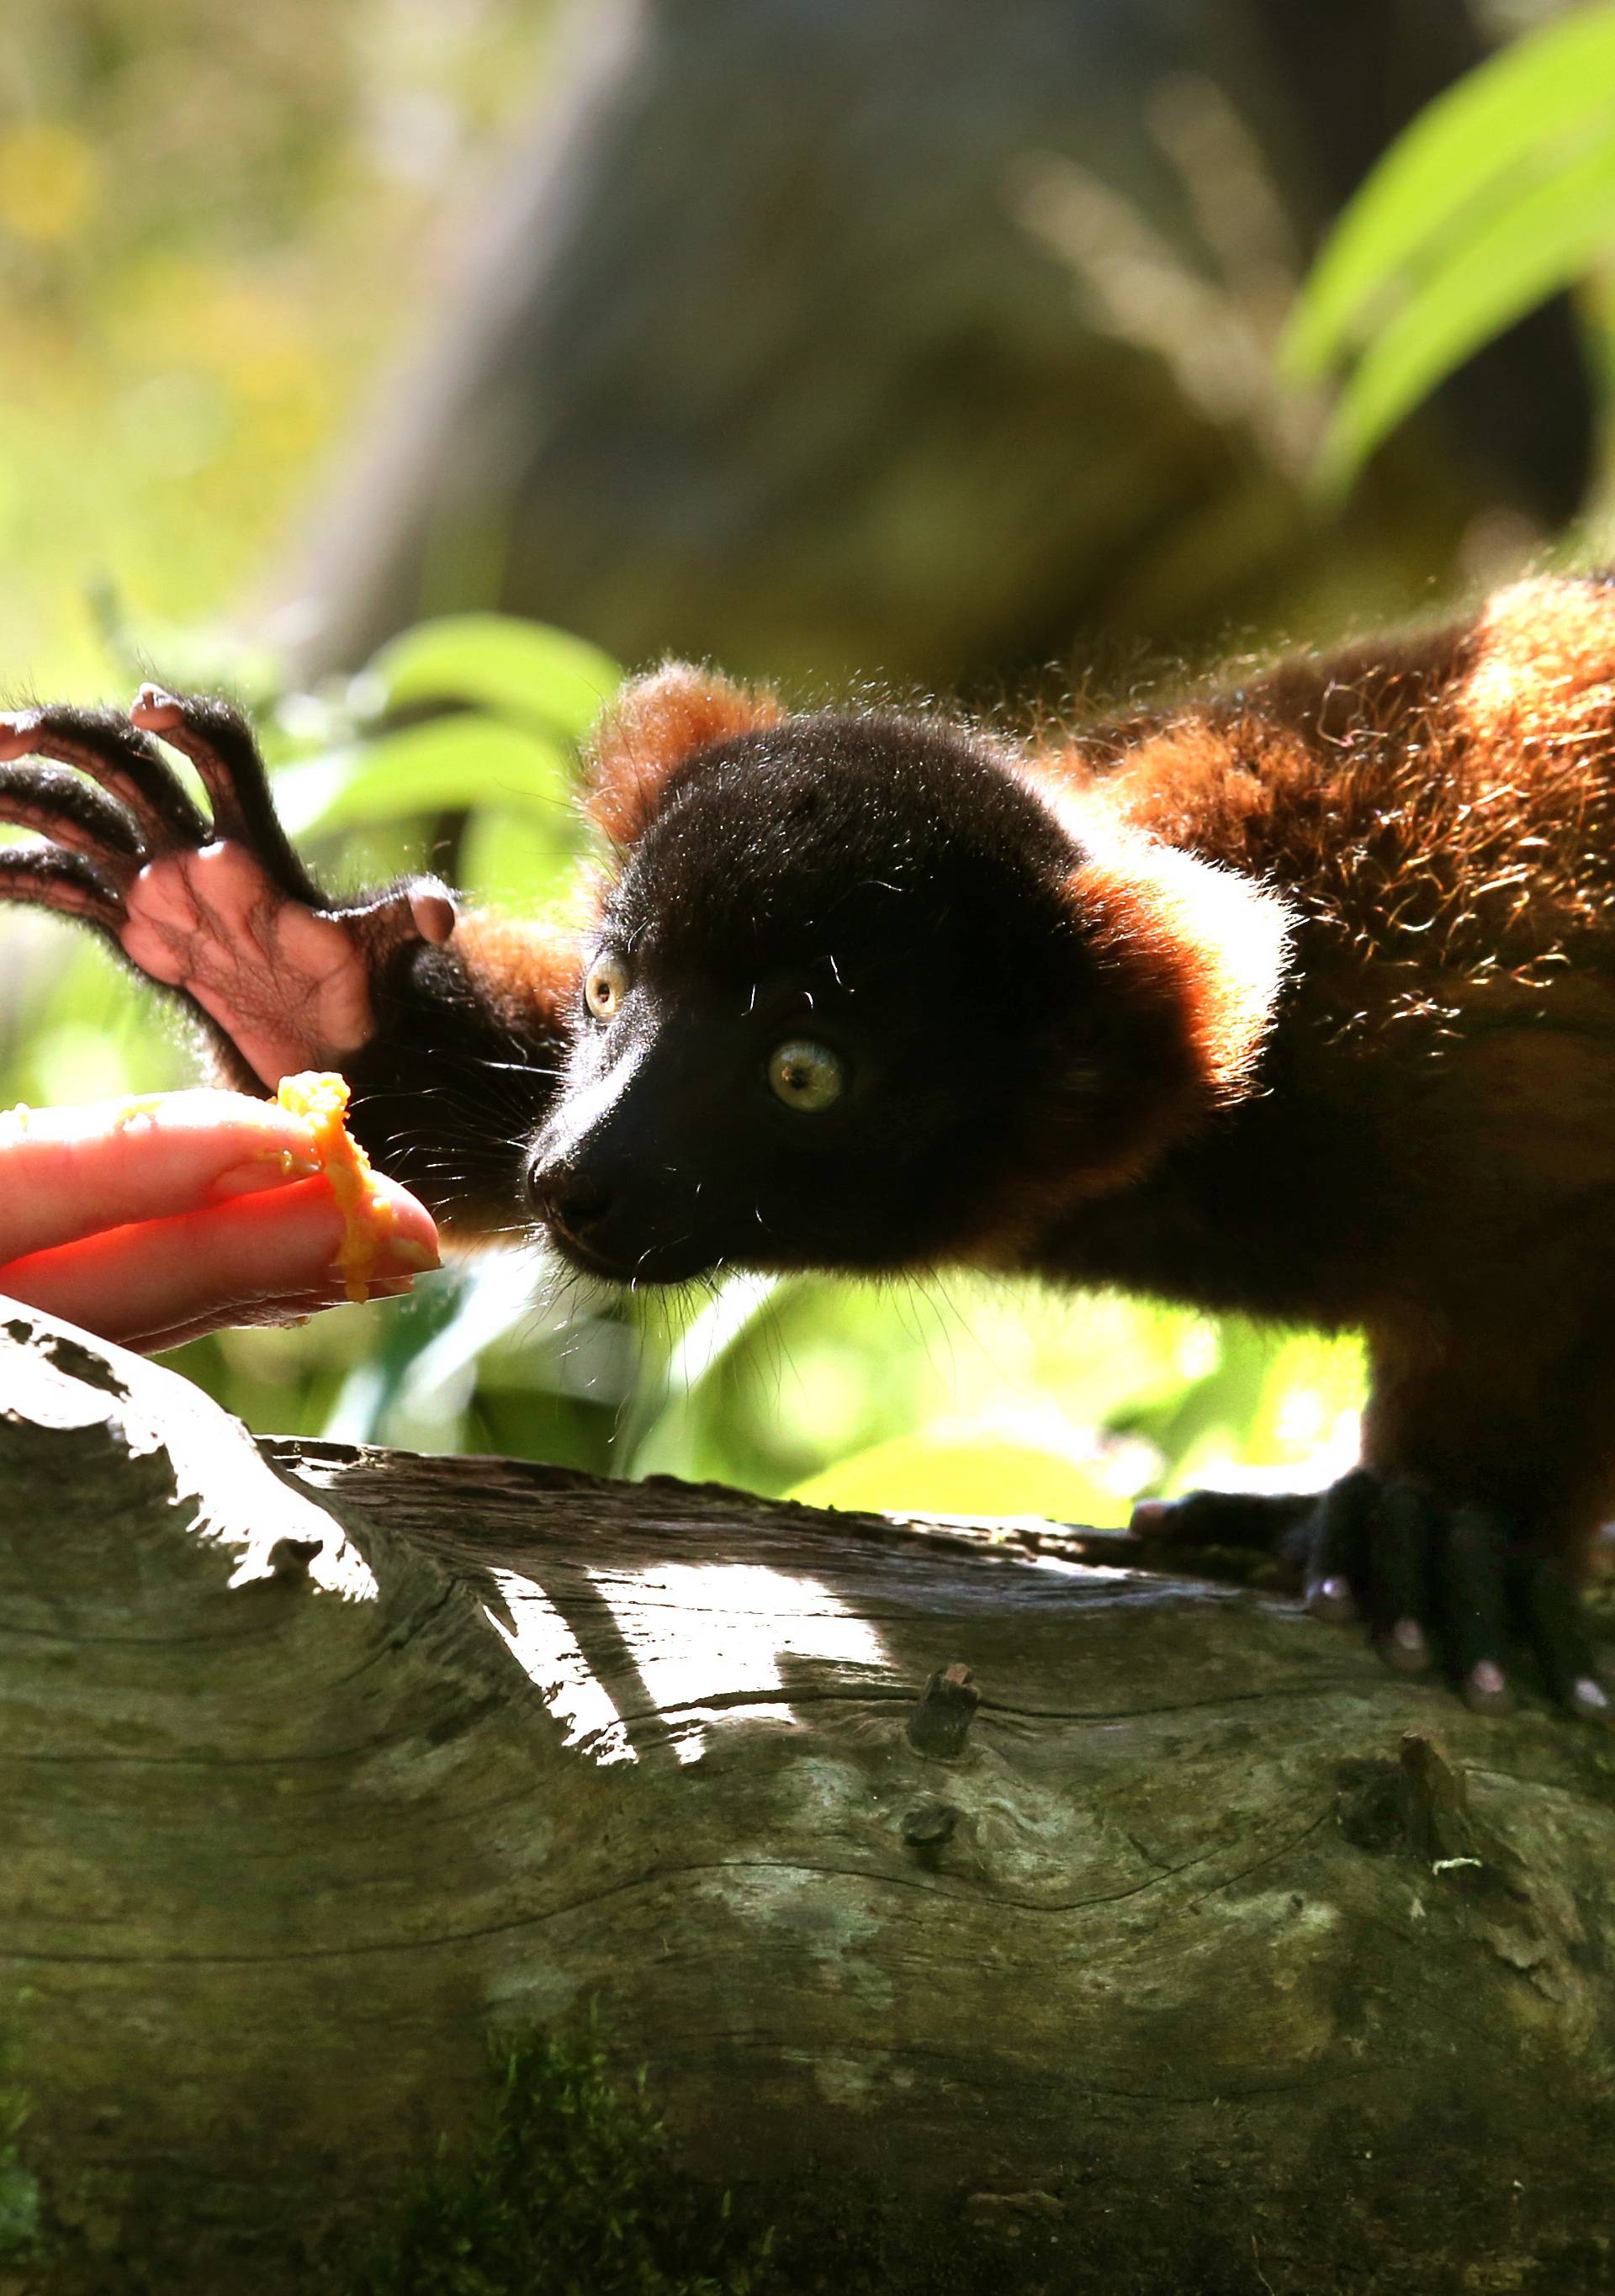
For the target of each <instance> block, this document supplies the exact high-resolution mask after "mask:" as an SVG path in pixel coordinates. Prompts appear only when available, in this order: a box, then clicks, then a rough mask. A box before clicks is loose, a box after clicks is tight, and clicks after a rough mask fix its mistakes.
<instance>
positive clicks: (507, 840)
mask: <svg viewBox="0 0 1615 2296" xmlns="http://www.w3.org/2000/svg"><path fill="white" fill-rule="evenodd" d="M583 844H584V835H583V823H582V819H581V816H579V815H578V813H577V812H576V811H575V809H574V808H571V807H570V806H569V807H567V808H565V809H564V810H562V811H549V810H545V811H542V812H540V811H535V810H531V809H528V810H521V811H519V810H517V809H516V808H513V807H509V806H484V807H480V808H478V810H477V811H476V812H475V813H474V814H473V815H472V816H471V821H470V823H469V824H468V825H467V828H466V832H465V842H464V845H463V848H462V849H461V856H460V867H459V879H460V881H461V883H462V884H463V886H464V887H465V890H466V891H467V892H468V893H469V894H470V895H471V898H472V899H473V900H474V901H476V902H477V903H478V905H479V906H481V905H484V904H486V905H487V906H488V907H489V908H493V909H501V910H503V911H504V913H505V914H507V915H513V916H531V915H532V914H535V913H536V912H538V911H544V910H551V909H553V908H554V907H555V906H557V904H558V903H560V902H562V901H563V900H564V899H565V898H566V895H567V893H568V891H569V890H570V883H571V878H572V871H573V867H574V865H575V863H576V859H577V857H578V853H579V851H580V850H581V849H582V847H583Z"/></svg>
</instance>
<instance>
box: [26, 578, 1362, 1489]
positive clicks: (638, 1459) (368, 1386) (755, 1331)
mask: <svg viewBox="0 0 1615 2296" xmlns="http://www.w3.org/2000/svg"><path fill="white" fill-rule="evenodd" d="M618 676H619V673H618V671H617V669H616V668H615V666H614V665H613V664H611V662H609V661H607V660H605V659H604V658H603V656H602V655H601V654H600V653H599V652H597V651H596V650H595V649H594V648H593V647H590V646H586V645H585V644H582V643H581V642H580V641H578V640H577V639H574V638H570V637H567V636H565V635H562V633H560V632H558V631H553V630H546V629H540V628H536V627H531V626H529V625H525V624H521V623H517V622H512V621H509V620H506V619H503V618H501V617H498V616H494V615H460V616H455V617H453V618H449V619H443V620H439V621H436V622H430V623H427V624H424V625H422V627H420V628H418V629H416V630H414V631H413V632H411V633H409V634H408V635H406V636H404V637H401V638H399V639H397V640H395V641H393V643H392V644H389V646H388V647H386V649H385V650H384V651H383V652H382V653H381V654H380V655H379V656H378V657H377V658H376V660H374V661H373V663H372V664H371V665H370V666H369V667H368V668H366V669H365V671H364V672H363V673H362V674H361V675H360V676H357V677H356V678H355V679H353V680H352V681H350V682H349V683H348V685H347V687H346V688H345V690H343V691H342V692H341V693H327V694H324V695H317V696H316V695H309V694H293V695H288V696H285V697H283V698H282V700H281V701H280V702H279V703H278V705H275V706H272V707H271V708H269V709H267V710H266V712H264V713H262V719H261V722H262V725H263V728H264V733H265V737H266V747H267V749H268V750H269V753H270V756H271V758H272V760H273V761H274V766H275V779H276V785H277V789H278V791H279V794H280V799H281V804H282V808H283V813H284V816H285V818H286V819H287V821H288V823H289V824H291V827H292V828H293V830H294V831H295V832H296V834H297V835H298V837H299V840H300V842H301V843H302V845H303V847H304V849H305V850H306V851H307V852H308V853H309V855H310V856H311V857H312V858H313V860H314V863H315V865H316V870H318V871H319V872H320V873H322V874H323V876H324V879H325V881H327V882H330V883H334V884H341V883H352V882H357V881H360V880H361V879H362V878H363V877H365V876H366V875H369V874H372V873H374V872H375V871H376V870H378V869H385V868H391V867H393V866H395V865H398V864H400V863H401V862H403V861H404V860H405V859H406V858H407V857H408V856H409V854H410V852H411V851H412V850H413V849H418V847H419V843H420V840H421V835H422V827H421V824H422V823H424V822H428V821H430V820H432V819H434V818H436V817H439V816H442V815H444V814H445V813H458V812H462V811H464V812H468V813H469V822H468V826H467V832H466V835H465V838H464V841H463V853H462V869H461V874H462V877H463V881H465V883H466V885H467V886H468V889H469V890H470V891H471V894H472V895H473V897H475V898H483V899H488V898H493V897H496V898H497V899H498V901H499V902H500V903H501V904H503V905H505V906H511V907H512V908H515V909H517V910H526V911H529V912H531V911H537V910H548V911H553V910H554V909H556V908H557V907H558V906H562V905H563V904H564V903H566V901H567V900H568V899H569V898H570V889H571V888H572V886H573V885H574V883H575V881H576V880H577V877H578V869H579V864H580V860H581V858H582V857H583V855H584V851H585V848H584V842H583V838H582V831H581V824H580V820H579V816H578V813H577V810H576V808H575V807H574V805H573V803H572V801H571V800H572V770H573V769H572V759H573V757H574V754H575V750H576V746H577V743H578V740H579V739H580V737H581V736H582V734H584V732H585V731H586V727H587V726H588V724H589V722H590V721H591V720H592V719H593V718H594V716H595V715H596V714H597V712H598V710H599V709H600V708H601V706H602V704H603V701H606V700H607V699H608V698H609V697H610V694H611V691H612V689H613V688H614V686H615V685H616V683H617V680H618ZM4 924H5V929H6V932H7V936H8V940H9V941H11V942H12V943H14V945H15V946H16V947H18V948H19V950H20V958H21V967H22V970H21V973H20V977H19V978H18V980H16V982H15V983H14V996H13V1003H12V1013H11V1026H12V1032H13V1033H12V1041H11V1043H10V1045H9V1046H7V1048H6V1050H7V1055H8V1057H7V1063H6V1078H5V1087H6V1089H7V1090H8V1091H9V1092H10V1093H11V1094H12V1095H15V1096H16V1097H20V1098H22V1099H26V1100H30V1101H33V1102H35V1103H43V1102H46V1101H52V1100H61V1099H72V1098H81V1097H85V1096H86V1095H93V1094H95V1093H99V1092H107V1091H119V1090H123V1089H126V1088H135V1087H139V1088H142V1089H148V1088H150V1087H152V1085H154V1084H165V1083H172V1082H176V1081H178V1080H179V1079H180V1078H181V1076H182V1075H183V1074H184V1056H183V1054H182V1052H181V1049H180V1048H179V1047H178V1046H173V1045H168V1044H165V1043H164V1042H163V1041H162V1037H161V1034H160V1029H159V1026H158V1023H157V1021H156V1016H155V1013H154V1010H153V1000H151V999H147V998H143V997H142V996H141V995H140V993H139V992H138V990H136V989H135V988H132V987H131V986H130V985H129V983H128V982H127V979H126V978H125V977H124V976H121V975H119V973H117V972H115V971H114V970H113V969H112V968H111V965H110V964H108V962H107V960H106V959H104V958H103V957H102V955H100V953H99V952H98V951H97V950H95V949H94V948H93V947H87V946H86V944H85V942H84V941H83V940H82V939H79V938H78V937H77V936H70V929H69V928H66V927H64V926H61V925H59V924H57V923H56V922H55V921H53V920H50V919H43V918H41V919H32V918H25V919H15V918H8V919H6V920H4ZM176 1360H177V1361H178V1362H180V1363H181V1364H182V1365H183V1366H184V1368H185V1369H186V1370H187V1371H189V1372H190V1373H191V1374H192V1375H193V1377H195V1378H197V1379H198V1380H200V1381H201V1382H202V1383H203V1384H204V1385H206V1386H207V1387H209V1389H211V1390H213V1392H215V1393H216V1394H217V1395H218V1396H219V1397H220V1398H221V1399H222V1400H223V1401H225V1403H226V1404H227V1405H228V1406H230V1407H231V1408H232V1409H233V1410H235V1411H237V1412H239V1413H240V1414H241V1415H242V1417H244V1418H245V1419H246V1420H247V1421H248V1422H249V1423H250V1424H252V1425H255V1426H258V1427H260V1428H264V1429H275V1430H276V1431H281V1432H294V1433H307V1434H322V1433H323V1434H326V1435H331V1436H333V1437H340V1438H343V1439H357V1440H368V1439H385V1440H389V1441H393V1442H402V1443H406V1444H412V1445H415V1446H418V1447H439V1448H456V1447H458V1448H473V1449H488V1450H497V1451H503V1452H507V1453H512V1454H516V1455H519V1456H530V1457H537V1458H545V1459H551V1460H558V1461H562V1462H563V1463H566V1464H577V1465H581V1466H586V1467H593V1468H596V1469H612V1470H615V1471H617V1472H634V1473H643V1472H651V1471H652V1470H660V1471H668V1472H678V1473H681V1474H686V1475H693V1476H698V1477H714V1478H717V1479H721V1480H728V1481H734V1482H739V1483H742V1484H745V1485H748V1486H750V1487H751V1488H756V1489H758V1490H763V1491H767V1492H773V1493H783V1492H800V1493H802V1494H803V1495H804V1496H808V1497H814V1498H816V1499H821V1500H824V1501H827V1502H831V1503H833V1504H836V1505H846V1506H910V1507H914V1508H916V1509H920V1510H922V1511H934V1512H943V1513H1000V1514H1013V1513H1039V1514H1052V1515H1055V1516H1063V1517H1065V1518H1067V1519H1070V1520H1076V1521H1099V1522H1103V1521H1119V1520H1121V1519H1123V1517H1124V1516H1125V1512H1126V1508H1127V1503H1128V1501H1129V1500H1130V1499H1131V1498H1132V1497H1133V1496H1134V1495H1135V1494H1136V1493H1137V1492H1139V1491H1141V1490H1145V1489H1149V1490H1155V1489H1158V1488H1163V1487H1171V1488H1176V1486H1177V1485H1178V1484H1180V1483H1182V1482H1183V1480H1185V1478H1188V1477H1200V1476H1208V1477H1212V1478H1218V1477H1223V1476H1226V1475H1227V1474H1229V1473H1233V1474H1235V1475H1239V1474H1244V1475H1249V1474H1250V1473H1252V1472H1256V1473H1258V1477H1259V1475H1260V1473H1261V1472H1262V1471H1264V1470H1265V1471H1267V1473H1268V1475H1269V1477H1272V1476H1276V1477H1277V1479H1278V1480H1280V1481H1283V1480H1287V1479H1288V1472H1289V1471H1291V1470H1293V1469H1299V1471H1300V1472H1303V1473H1314V1474H1316V1473H1317V1472H1323V1471H1324V1468H1326V1467H1327V1466H1328V1465H1330V1464H1334V1463H1335V1462H1336V1461H1337V1460H1343V1459H1344V1458H1345V1457H1346V1456H1349V1450H1350V1445H1351V1427H1352V1411H1353V1406H1354V1402H1355V1398H1356V1393H1357V1377H1358V1372H1357V1354H1356V1350H1355V1349H1352V1348H1351V1347H1349V1346H1346V1345H1334V1346H1332V1345H1328V1344H1325V1343H1324V1342H1322V1341H1316V1340H1313V1339H1305V1338H1291V1339H1289V1340H1286V1341H1275V1340H1263V1339H1261V1338H1258V1336H1257V1335H1255V1334H1253V1333H1249V1332H1245V1331H1242V1330H1240V1329H1238V1328H1236V1327H1231V1328H1228V1329H1226V1330H1219V1329H1217V1328H1216V1327H1213V1326H1212V1325H1210V1324H1207V1323H1205V1322H1203V1321H1201V1319H1199V1318H1196V1317H1193V1316H1188V1315H1185V1314H1181V1313H1175V1312H1172V1311H1169V1310H1167V1309H1164V1308H1157V1307H1149V1306H1140V1305H1137V1304H1129V1303H1127V1302H1123V1301H1121V1300H1105V1299H1101V1300H1069V1299H1062V1298H1055V1297H1053V1296H1052V1295H1048V1294H1044V1293H1037V1292H1029V1291H1028V1290H1023V1289H1017V1288H1013V1287H1009V1286H1005V1285H1002V1284H999V1285H994V1284H991V1283H987V1282H984V1281H981V1280H980V1279H973V1280H972V1279H963V1278H960V1279H957V1280H954V1281H947V1282H944V1281H941V1280H932V1279H927V1280H925V1281H917V1280H916V1281H914V1282H912V1283H905V1282H892V1283H884V1284H881V1285H869V1284H855V1283H841V1282H835V1283H832V1282H820V1281H816V1280H815V1281H809V1280H807V1279H791V1280H790V1281H784V1282H774V1281H768V1280H763V1279H757V1278H751V1279H746V1278H741V1279H737V1280H735V1281H734V1282H732V1283H730V1284H729V1285H728V1286H727V1287H726V1289H724V1290H723V1291H721V1292H719V1293H718V1294H717V1296H716V1297H715V1298H714V1297H711V1296H709V1294H706V1293H703V1292H697V1293H694V1294H693V1295H690V1296H685V1295H679V1296H673V1297H651V1298H645V1299H639V1300H631V1301H621V1302H619V1301H611V1300H605V1301H594V1300H585V1301H583V1302H581V1303H580V1302H579V1300H578V1293H577V1290H576V1287H575V1286H573V1285H571V1284H570V1283H562V1282H560V1281H558V1280H557V1279H556V1276H555V1275H554V1272H553V1270H546V1267H545V1262H544V1259H543V1256H542V1254H541V1253H539V1252H537V1251H535V1250H532V1249H529V1250H526V1251H521V1250H518V1249H512V1250H509V1251H492V1252H488V1253H484V1254H481V1255H479V1256H478V1257H476V1258H474V1259H471V1260H469V1261H467V1262H465V1263H463V1265H462V1266H460V1267H457V1268H455V1269H453V1270H451V1271H450V1272H449V1273H447V1274H446V1275H441V1276H435V1277H432V1278H430V1279H427V1280H426V1281H425V1282H423V1283H422V1285H421V1287H420V1296H419V1297H418V1298H416V1299H414V1300H408V1301H395V1302H389V1303H386V1304H383V1305H381V1306H377V1307H373V1308H364V1309H343V1310H338V1311H335V1312H334V1313H332V1314H331V1315H329V1316H324V1317H322V1318H321V1319H320V1320H319V1322H318V1323H317V1324H316V1325H314V1326H312V1327H310V1328H309V1329H307V1330H306V1331H304V1332H300V1333H275V1332H258V1331H253V1332H236V1333H225V1334H222V1335H220V1336H219V1337H217V1338H215V1339H211V1340H208V1341H200V1342H197V1343H195V1344H193V1346H191V1347H189V1348H186V1349H182V1350H180V1351H179V1354H178V1356H177V1357H176Z"/></svg>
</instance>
